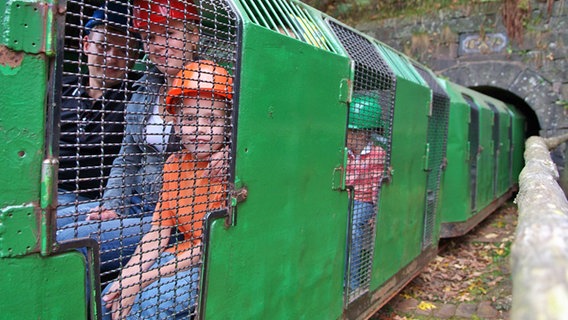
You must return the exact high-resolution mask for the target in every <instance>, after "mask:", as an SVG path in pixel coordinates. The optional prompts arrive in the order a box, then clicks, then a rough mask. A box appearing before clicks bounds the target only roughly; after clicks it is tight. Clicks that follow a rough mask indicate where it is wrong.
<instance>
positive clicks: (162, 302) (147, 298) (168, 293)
mask: <svg viewBox="0 0 568 320" xmlns="http://www.w3.org/2000/svg"><path fill="white" fill-rule="evenodd" d="M172 259H175V255H174V254H172V253H169V252H162V253H161V254H160V256H159V258H158V260H156V262H155V263H154V264H153V265H152V266H151V267H150V269H154V268H159V267H160V266H162V265H164V264H166V263H167V262H168V261H171V260H172ZM111 285H112V284H109V285H108V286H107V287H106V288H105V290H103V292H102V295H101V296H104V295H105V294H106V293H107V292H108V290H109V288H110V287H111ZM198 288H199V267H192V268H190V269H188V270H184V271H177V272H176V273H175V274H174V275H172V276H170V277H160V278H158V279H156V281H154V282H152V283H151V284H149V285H148V286H147V287H146V288H144V289H143V290H142V291H140V292H138V294H137V295H136V299H135V300H134V304H133V305H132V309H131V310H130V313H129V314H128V316H127V317H126V318H124V319H128V320H134V319H187V318H188V316H189V315H190V314H191V313H193V312H195V309H196V308H195V307H196V304H197V291H198ZM101 313H102V319H103V320H110V319H111V315H110V313H109V310H108V309H107V308H106V306H105V303H104V301H103V302H102V312H101Z"/></svg>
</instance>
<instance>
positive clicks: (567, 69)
mask: <svg viewBox="0 0 568 320" xmlns="http://www.w3.org/2000/svg"><path fill="white" fill-rule="evenodd" d="M567 5H568V4H567V3H566V1H565V0H559V1H558V0H557V1H554V6H553V9H552V11H551V14H550V15H549V13H548V10H547V5H546V3H544V2H543V1H531V12H530V14H529V19H528V21H527V23H526V26H525V31H524V34H523V39H524V41H523V42H522V43H517V42H516V41H513V40H512V39H510V37H509V36H508V35H507V32H506V29H505V26H504V25H503V18H502V15H501V6H502V1H487V2H483V3H480V4H475V5H469V6H466V7H463V8H461V9H458V10H452V11H450V10H440V11H438V12H437V13H435V14H430V15H427V16H414V17H402V18H398V19H389V20H381V21H366V22H360V23H358V24H357V25H356V28H357V29H359V30H361V31H363V32H365V33H367V34H369V35H370V36H372V37H374V38H376V39H379V40H381V41H382V42H384V43H386V44H387V45H389V46H391V47H393V48H394V49H396V50H399V51H401V52H403V53H404V54H406V55H408V56H410V57H413V58H415V59H416V60H418V61H419V62H421V63H423V64H424V65H426V66H428V67H430V68H432V69H433V70H434V71H435V72H436V73H437V74H439V75H441V76H445V77H447V78H449V79H451V80H452V81H454V82H456V83H459V84H462V85H464V86H467V87H479V86H482V87H493V88H498V89H501V90H504V91H505V92H510V93H513V94H514V95H516V96H518V97H519V98H521V99H523V100H524V101H525V102H526V103H527V104H528V105H529V106H530V108H532V110H534V113H535V114H536V117H535V118H536V119H534V118H533V119H534V121H538V125H539V127H540V129H541V131H540V134H541V135H543V136H553V135H557V134H560V133H564V132H566V131H568V116H567V115H568V61H567V52H568V14H567V11H568V8H567Z"/></svg>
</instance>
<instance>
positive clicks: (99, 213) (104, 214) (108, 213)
mask: <svg viewBox="0 0 568 320" xmlns="http://www.w3.org/2000/svg"><path fill="white" fill-rule="evenodd" d="M116 218H118V213H116V211H114V210H110V209H105V208H102V207H100V206H97V207H95V208H93V209H91V211H89V213H88V214H87V218H86V220H87V221H93V220H101V221H105V220H110V219H116Z"/></svg>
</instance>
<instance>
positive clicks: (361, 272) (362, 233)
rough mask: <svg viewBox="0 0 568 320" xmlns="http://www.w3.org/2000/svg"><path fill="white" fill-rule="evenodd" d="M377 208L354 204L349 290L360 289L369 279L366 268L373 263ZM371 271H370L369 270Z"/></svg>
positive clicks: (361, 203)
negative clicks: (374, 218) (374, 219)
mask: <svg viewBox="0 0 568 320" xmlns="http://www.w3.org/2000/svg"><path fill="white" fill-rule="evenodd" d="M374 215H375V206H374V205H373V204H372V203H370V202H362V201H357V200H355V201H354V203H353V225H352V229H351V248H350V250H349V257H350V259H349V288H350V289H351V291H354V290H356V289H357V288H359V287H360V286H361V285H362V284H363V283H364V282H366V280H367V279H368V278H369V274H367V272H366V270H365V269H366V268H362V267H363V264H364V266H365V267H366V266H368V264H370V263H371V261H370V259H371V258H372V257H371V256H370V253H371V251H370V249H371V248H372V245H373V244H372V243H371V242H372V241H373V240H374V238H373V232H374V223H373V222H374V221H373V217H374ZM368 270H370V269H368Z"/></svg>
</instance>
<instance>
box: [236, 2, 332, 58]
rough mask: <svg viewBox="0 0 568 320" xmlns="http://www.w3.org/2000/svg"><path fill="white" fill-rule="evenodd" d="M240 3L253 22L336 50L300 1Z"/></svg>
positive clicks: (325, 48)
mask: <svg viewBox="0 0 568 320" xmlns="http://www.w3.org/2000/svg"><path fill="white" fill-rule="evenodd" d="M241 4H242V5H243V8H244V9H245V12H246V14H247V15H248V17H249V19H251V21H252V22H253V23H255V24H257V25H260V26H262V27H265V28H268V29H270V30H273V31H276V32H279V33H282V34H284V35H287V36H288V37H292V38H295V39H298V40H300V41H302V42H305V43H307V44H310V45H312V46H315V47H318V48H320V49H324V50H327V51H331V52H336V50H335V48H334V47H333V46H332V44H331V41H330V39H328V35H327V34H326V33H325V32H324V31H323V30H322V29H321V28H320V27H319V25H318V23H317V22H316V21H315V20H314V18H312V16H311V15H310V14H309V12H308V10H306V8H304V5H303V4H302V3H298V2H292V1H288V0H266V1H259V0H242V1H241Z"/></svg>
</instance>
